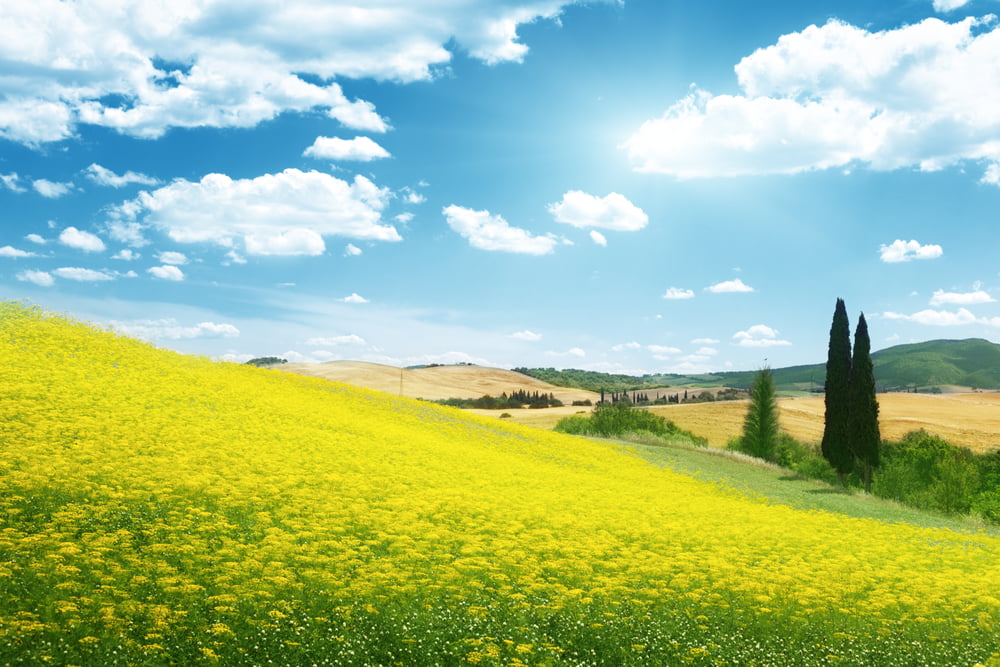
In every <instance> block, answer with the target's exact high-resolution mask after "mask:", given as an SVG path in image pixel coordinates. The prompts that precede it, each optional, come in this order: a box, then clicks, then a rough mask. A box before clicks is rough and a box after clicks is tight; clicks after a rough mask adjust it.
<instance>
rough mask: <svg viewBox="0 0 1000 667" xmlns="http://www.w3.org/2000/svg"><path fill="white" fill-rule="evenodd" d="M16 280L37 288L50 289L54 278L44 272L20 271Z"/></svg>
mask: <svg viewBox="0 0 1000 667" xmlns="http://www.w3.org/2000/svg"><path fill="white" fill-rule="evenodd" d="M17 279H18V280H20V281H21V282H25V283H34V284H36V285H38V286H39V287H52V285H54V284H55V282H56V281H55V278H53V277H52V274H50V273H47V272H45V271H21V272H20V273H18V274H17Z"/></svg>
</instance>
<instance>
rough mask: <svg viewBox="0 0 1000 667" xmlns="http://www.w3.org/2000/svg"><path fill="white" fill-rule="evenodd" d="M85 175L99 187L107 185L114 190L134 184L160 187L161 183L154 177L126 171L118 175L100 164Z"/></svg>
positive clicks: (92, 166) (85, 171)
mask: <svg viewBox="0 0 1000 667" xmlns="http://www.w3.org/2000/svg"><path fill="white" fill-rule="evenodd" d="M83 171H84V175H85V176H86V177H87V178H89V179H90V180H91V181H93V182H94V183H97V184H98V185H105V186H108V187H112V188H123V187H125V186H126V185H131V184H133V183H135V184H138V185H159V183H160V181H159V180H158V179H156V178H153V177H152V176H147V175H146V174H140V173H138V172H134V171H126V172H125V173H124V174H121V175H118V174H116V173H115V172H113V171H111V170H110V169H108V168H106V167H102V166H101V165H99V164H96V163H95V164H92V165H90V166H89V167H87V168H86V169H84V170H83Z"/></svg>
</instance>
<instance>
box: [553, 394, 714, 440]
mask: <svg viewBox="0 0 1000 667" xmlns="http://www.w3.org/2000/svg"><path fill="white" fill-rule="evenodd" d="M555 430H556V431H559V432H560V433H569V434H570V435H590V436H596V437H600V438H614V437H620V436H623V435H627V434H635V435H650V436H654V437H655V438H659V439H661V440H685V441H687V442H690V443H691V444H693V445H696V446H699V447H705V446H707V445H708V441H707V440H706V439H705V438H701V437H699V436H696V435H694V434H693V433H691V432H690V431H685V430H684V429H682V428H681V427H679V426H677V424H675V423H673V422H672V421H669V420H667V419H664V418H663V417H661V416H659V415H655V414H653V413H652V412H649V411H647V410H641V409H637V408H634V407H632V405H631V404H630V403H628V402H626V401H621V402H618V403H602V404H600V405H598V406H597V407H596V408H595V409H594V411H593V412H592V413H591V414H590V415H588V416H580V415H572V416H569V417H564V418H563V419H561V420H559V423H557V424H556V425H555Z"/></svg>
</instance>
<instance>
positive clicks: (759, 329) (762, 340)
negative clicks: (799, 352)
mask: <svg viewBox="0 0 1000 667" xmlns="http://www.w3.org/2000/svg"><path fill="white" fill-rule="evenodd" d="M733 340H734V341H735V342H736V344H737V345H739V346H741V347H776V346H782V345H791V343H790V342H789V341H787V340H782V339H780V338H778V331H777V330H776V329H772V328H771V327H769V326H767V325H764V324H755V325H753V326H752V327H750V328H749V329H747V330H746V331H738V332H736V333H735V334H733Z"/></svg>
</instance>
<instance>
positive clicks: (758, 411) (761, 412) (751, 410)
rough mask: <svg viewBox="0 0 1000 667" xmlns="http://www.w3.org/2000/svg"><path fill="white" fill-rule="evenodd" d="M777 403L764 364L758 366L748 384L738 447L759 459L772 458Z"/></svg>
mask: <svg viewBox="0 0 1000 667" xmlns="http://www.w3.org/2000/svg"><path fill="white" fill-rule="evenodd" d="M778 431H779V426H778V402H777V399H776V398H775V392H774V376H773V375H772V374H771V369H770V368H768V367H766V366H765V367H764V368H762V369H761V370H760V371H759V372H758V373H757V377H756V379H755V380H754V383H753V386H751V387H750V405H749V406H748V407H747V414H746V418H745V419H744V421H743V435H742V437H741V438H740V449H741V450H742V451H743V452H745V453H747V454H749V455H751V456H756V457H757V458H759V459H764V460H766V461H774V460H775V454H776V449H777V440H778Z"/></svg>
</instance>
